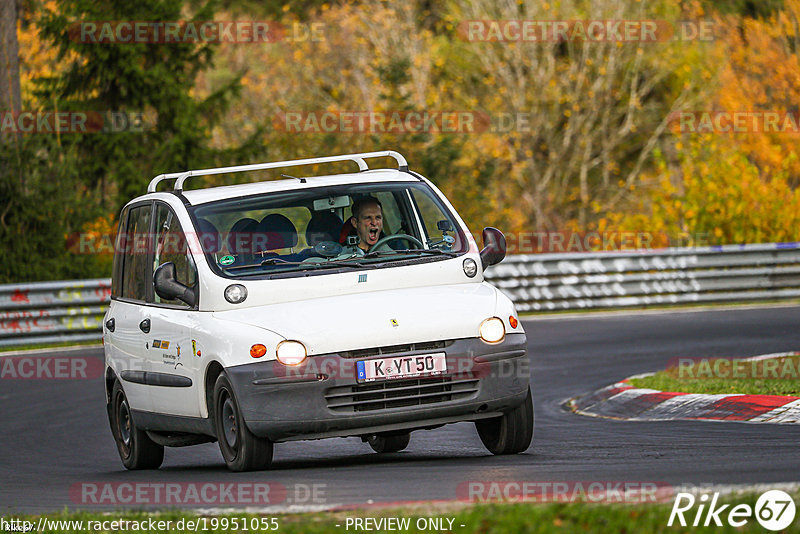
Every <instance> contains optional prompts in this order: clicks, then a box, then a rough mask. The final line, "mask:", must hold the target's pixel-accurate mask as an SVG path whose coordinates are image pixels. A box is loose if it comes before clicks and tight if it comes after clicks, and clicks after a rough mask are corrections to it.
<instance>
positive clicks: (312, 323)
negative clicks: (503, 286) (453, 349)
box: [214, 282, 497, 355]
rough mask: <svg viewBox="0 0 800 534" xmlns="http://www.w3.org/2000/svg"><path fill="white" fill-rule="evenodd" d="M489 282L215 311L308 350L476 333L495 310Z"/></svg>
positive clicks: (315, 351)
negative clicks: (301, 343)
mask: <svg viewBox="0 0 800 534" xmlns="http://www.w3.org/2000/svg"><path fill="white" fill-rule="evenodd" d="M496 305H497V290H496V289H495V288H494V287H493V286H491V285H489V284H488V283H485V282H484V283H476V284H454V285H444V286H435V287H415V288H404V289H392V290H383V291H372V292H369V293H358V294H352V295H341V296H336V297H323V298H318V299H307V300H302V301H298V302H284V303H281V304H271V305H265V306H256V307H250V308H243V309H241V310H228V311H222V312H214V317H215V318H216V319H221V320H224V321H235V322H238V323H245V324H249V325H252V326H257V327H260V328H264V329H267V330H271V331H272V332H275V333H276V334H278V335H279V336H281V337H283V338H285V339H294V340H298V341H301V342H303V343H304V344H305V346H306V348H307V349H308V353H309V355H315V354H325V353H331V352H338V351H343V350H357V349H363V348H369V347H383V346H390V345H399V344H407V343H415V342H423V341H435V340H447V339H459V338H468V337H477V336H478V328H479V327H480V324H481V322H482V321H483V320H485V319H487V318H488V317H491V316H493V315H495V309H496Z"/></svg>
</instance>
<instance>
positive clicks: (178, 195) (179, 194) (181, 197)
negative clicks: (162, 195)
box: [170, 191, 192, 208]
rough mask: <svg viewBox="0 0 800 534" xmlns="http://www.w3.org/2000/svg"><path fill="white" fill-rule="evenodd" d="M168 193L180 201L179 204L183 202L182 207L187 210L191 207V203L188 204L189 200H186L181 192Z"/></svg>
mask: <svg viewBox="0 0 800 534" xmlns="http://www.w3.org/2000/svg"><path fill="white" fill-rule="evenodd" d="M170 193H172V194H173V195H175V196H176V197H178V198H179V199H180V201H181V202H183V205H184V206H186V207H187V208H189V207H191V206H192V203H191V202H189V199H188V198H186V197H185V196H184V195H183V191H170Z"/></svg>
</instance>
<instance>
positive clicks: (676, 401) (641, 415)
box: [566, 353, 800, 424]
mask: <svg viewBox="0 0 800 534" xmlns="http://www.w3.org/2000/svg"><path fill="white" fill-rule="evenodd" d="M790 354H793V353H790ZM783 355H785V354H780V355H775V354H767V355H763V356H756V357H755V358H748V359H766V358H774V357H777V356H783ZM640 376H646V375H637V376H632V377H629V378H626V379H625V380H622V381H621V382H617V383H616V384H612V385H610V386H607V387H605V388H603V389H600V390H598V391H595V392H594V393H590V394H589V395H584V396H582V397H576V398H573V399H570V400H568V401H567V403H566V406H567V407H568V408H569V409H570V410H572V411H573V412H575V413H579V414H581V415H588V416H591V417H606V418H611V419H625V420H630V421H665V420H704V421H743V422H748V423H778V424H800V397H789V396H783V395H745V394H724V395H708V394H701V393H676V392H667V391H657V390H654V389H645V388H635V387H633V386H631V385H630V384H629V383H628V380H630V379H632V378H638V377H640Z"/></svg>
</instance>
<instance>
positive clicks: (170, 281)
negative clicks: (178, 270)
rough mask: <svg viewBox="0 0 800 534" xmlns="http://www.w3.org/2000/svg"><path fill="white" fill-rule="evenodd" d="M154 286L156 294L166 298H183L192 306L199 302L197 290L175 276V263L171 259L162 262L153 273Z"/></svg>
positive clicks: (182, 299)
mask: <svg viewBox="0 0 800 534" xmlns="http://www.w3.org/2000/svg"><path fill="white" fill-rule="evenodd" d="M153 286H154V287H155V290H156V294H157V295H158V296H159V297H161V298H162V299H164V300H175V299H178V300H181V301H183V302H185V303H186V304H188V305H189V306H191V307H194V306H195V304H197V291H196V290H195V289H194V288H191V287H189V286H187V285H184V284H181V283H180V282H178V279H177V277H176V276H175V264H174V263H172V262H171V261H168V262H166V263H162V264H161V265H159V266H158V269H156V272H155V273H153Z"/></svg>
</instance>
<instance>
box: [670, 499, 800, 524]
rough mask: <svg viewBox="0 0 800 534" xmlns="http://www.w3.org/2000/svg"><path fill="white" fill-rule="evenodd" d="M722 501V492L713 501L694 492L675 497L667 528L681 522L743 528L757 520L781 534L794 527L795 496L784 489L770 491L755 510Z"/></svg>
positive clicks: (747, 506)
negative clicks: (791, 526)
mask: <svg viewBox="0 0 800 534" xmlns="http://www.w3.org/2000/svg"><path fill="white" fill-rule="evenodd" d="M718 501H719V493H714V495H713V496H712V497H710V498H709V496H708V495H707V494H702V495H700V496H699V498H696V497H695V496H694V495H692V494H691V493H683V492H680V493H678V494H677V495H676V496H675V502H674V503H673V505H672V511H671V512H670V514H669V521H668V522H667V526H669V527H671V526H672V525H673V523H674V522H675V520H676V519H677V522H678V524H679V525H680V526H682V527H685V526H687V525H688V524H691V525H692V526H693V527H698V526H704V527H708V526H718V527H721V526H723V524H724V523H727V524H728V525H730V526H733V527H742V526H744V525H746V524H747V522H748V521H750V520H751V519H755V520H756V521H758V523H759V524H760V525H761V526H762V527H763V528H765V529H767V530H772V531H778V530H784V529H785V528H787V527H788V526H789V525H791V524H792V521H794V516H795V511H796V510H795V504H794V500H792V497H791V496H790V495H789V494H788V493H786V492H785V491H781V490H770V491H767V492H764V493H763V494H761V496H759V498H758V500H757V501H756V505H755V508H754V507H751V506H750V505H749V504H737V505H735V506H732V505H731V504H718ZM695 505H697V506H696V510H695V509H694V508H695ZM687 518H688V520H687ZM723 522H724V523H723Z"/></svg>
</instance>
